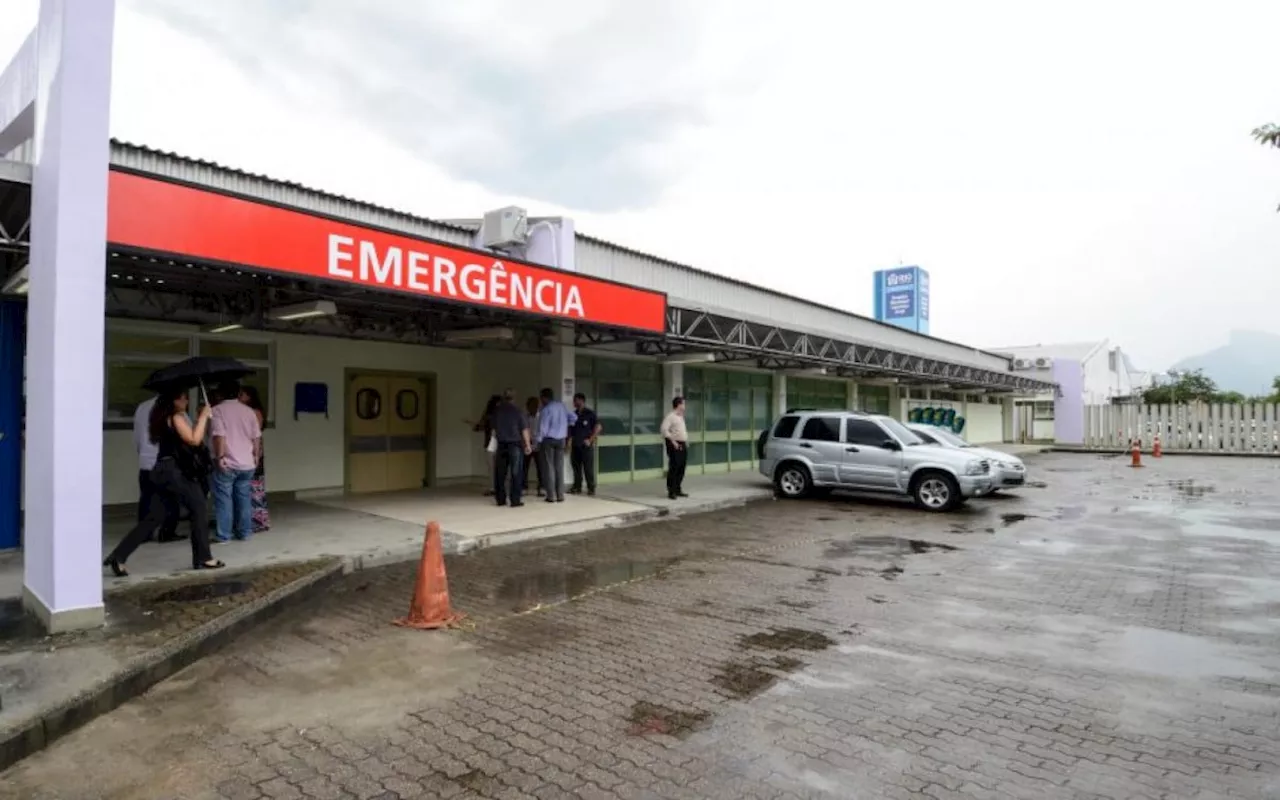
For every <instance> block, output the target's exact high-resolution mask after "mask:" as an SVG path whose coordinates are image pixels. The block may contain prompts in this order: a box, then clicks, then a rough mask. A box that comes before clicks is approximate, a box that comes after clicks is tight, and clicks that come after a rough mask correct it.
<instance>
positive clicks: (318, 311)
mask: <svg viewBox="0 0 1280 800" xmlns="http://www.w3.org/2000/svg"><path fill="white" fill-rule="evenodd" d="M337 313H338V306H337V305H336V304H334V302H333V301H332V300H313V301H311V302H310V303H297V304H295V305H291V306H281V307H280V308H273V309H271V310H270V311H269V312H267V316H268V317H270V318H271V319H276V320H280V321H281V322H293V321H295V320H300V319H314V318H316V317H332V316H333V315H334V314H337Z"/></svg>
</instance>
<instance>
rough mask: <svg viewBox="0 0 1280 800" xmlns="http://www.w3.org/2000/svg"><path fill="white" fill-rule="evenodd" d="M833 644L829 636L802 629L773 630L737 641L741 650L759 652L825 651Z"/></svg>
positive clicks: (743, 637)
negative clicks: (746, 649)
mask: <svg viewBox="0 0 1280 800" xmlns="http://www.w3.org/2000/svg"><path fill="white" fill-rule="evenodd" d="M833 644H835V641H834V640H832V639H831V638H830V637H829V636H827V635H825V634H822V633H818V632H817V631H807V630H804V629H803V628H774V629H773V630H770V631H763V632H761V633H753V634H751V635H749V636H742V637H740V638H739V639H738V646H739V647H742V648H744V649H745V648H750V647H754V648H757V649H760V650H809V651H818V650H826V649H827V648H828V647H830V646H831V645H833Z"/></svg>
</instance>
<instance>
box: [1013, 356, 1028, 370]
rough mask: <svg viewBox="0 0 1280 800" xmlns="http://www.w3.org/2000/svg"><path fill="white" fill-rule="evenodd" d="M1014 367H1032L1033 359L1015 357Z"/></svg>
mask: <svg viewBox="0 0 1280 800" xmlns="http://www.w3.org/2000/svg"><path fill="white" fill-rule="evenodd" d="M1013 368H1014V369H1031V359H1029V358H1015V359H1014V360H1013Z"/></svg>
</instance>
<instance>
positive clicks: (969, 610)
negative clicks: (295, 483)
mask: <svg viewBox="0 0 1280 800" xmlns="http://www.w3.org/2000/svg"><path fill="white" fill-rule="evenodd" d="M1028 461H1029V463H1030V465H1031V469H1032V471H1033V472H1035V473H1037V474H1038V476H1039V477H1040V478H1041V479H1043V480H1044V482H1045V483H1046V484H1047V485H1046V487H1044V488H1028V489H1025V490H1023V491H1021V492H1019V493H1017V497H1014V498H1008V499H999V498H993V499H989V500H984V501H975V502H973V503H971V504H970V505H969V506H967V507H966V508H965V509H962V510H961V511H960V512H959V513H956V514H953V515H929V514H924V513H920V512H917V511H915V510H914V509H911V508H910V507H907V506H902V505H898V504H894V503H887V502H884V501H879V502H876V501H858V500H852V499H844V498H834V499H831V500H830V501H814V502H804V503H785V502H763V503H757V504H754V505H752V506H750V507H747V508H742V509H732V510H726V511H722V512H714V513H711V514H705V515H701V516H695V517H687V518H682V519H676V520H668V521H663V522H659V523H655V524H651V525H646V526H643V527H638V528H633V529H619V530H608V531H602V532H598V533H595V534H592V535H588V536H583V537H574V538H569V539H563V540H554V541H544V542H535V543H529V544H527V545H519V546H514V547H506V548H495V549H492V550H485V551H480V552H477V553H474V554H471V555H468V556H465V557H456V558H451V559H449V560H448V568H449V576H450V588H451V592H452V596H453V602H454V604H455V605H456V606H457V607H458V608H460V609H462V610H464V611H466V612H467V613H468V614H469V620H468V622H467V623H466V624H465V625H464V626H462V627H461V628H459V629H457V630H453V631H448V632H435V633H420V632H411V631H403V630H401V629H398V628H394V627H392V626H390V625H389V624H387V623H388V621H389V620H390V619H392V618H394V617H396V616H398V615H400V614H402V613H403V607H404V604H405V602H406V599H407V592H408V589H409V587H410V586H411V585H412V579H413V566H412V565H397V566H392V567H387V568H383V569H377V570H369V571H365V572H360V573H356V574H353V575H350V576H348V577H347V578H345V579H344V580H343V581H341V582H340V583H339V584H338V585H337V586H336V587H335V588H334V589H333V590H332V591H330V592H329V593H327V594H326V595H325V596H324V597H323V598H322V599H321V600H320V601H319V602H318V603H317V604H315V606H314V607H313V608H309V609H298V610H294V611H290V612H287V613H286V614H284V615H282V616H281V617H279V618H278V619H276V620H273V621H272V622H271V623H269V624H267V625H265V626H263V627H261V628H260V629H258V630H256V631H254V632H252V633H251V634H249V635H247V636H245V637H244V638H242V639H241V640H240V641H238V642H236V643H234V644H233V645H232V646H231V647H229V648H228V649H227V650H225V651H224V652H222V653H220V654H218V655H216V656H214V657H212V658H209V659H207V660H206V661H204V662H201V663H199V664H197V665H195V666H193V667H191V668H190V669H188V670H187V671H185V672H184V673H182V674H180V675H178V676H175V678H174V679H172V680H170V681H169V682H166V683H165V684H162V685H161V686H158V687H156V688H155V689H154V690H153V691H152V692H150V693H148V695H146V696H144V697H142V698H139V699H138V700H136V701H134V702H132V703H129V704H127V705H126V706H124V707H122V708H120V709H119V710H117V711H116V712H113V713H112V714H111V715H108V716H107V717H104V718H102V719H100V720H98V721H96V722H94V723H91V724H90V725H89V726H87V727H86V728H84V729H82V730H81V731H79V732H77V733H75V734H73V735H72V736H70V737H68V739H66V740H64V741H63V742H61V743H58V744H56V745H55V746H54V747H53V748H51V749H50V750H49V751H47V752H45V753H42V754H39V755H37V756H36V757H34V758H32V759H29V760H28V761H26V762H24V763H22V764H20V765H18V766H17V767H15V768H13V769H11V770H10V771H9V772H8V773H6V774H5V775H3V776H0V787H5V788H0V796H4V797H8V796H14V797H23V798H31V799H32V800H43V798H55V797H76V796H93V797H130V796H184V797H185V796H192V797H194V796H199V795H200V792H202V791H205V790H207V789H208V787H213V788H214V790H215V791H216V792H217V795H218V796H219V797H224V798H238V797H245V798H257V797H277V796H279V797H299V796H300V797H316V798H324V797H356V798H371V797H379V796H385V797H404V798H411V797H412V798H416V797H424V798H425V797H457V798H473V797H474V798H527V797H533V798H555V797H575V798H583V797H601V798H614V797H618V798H632V797H644V798H686V797H688V798H700V799H702V798H719V797H726V798H757V797H758V798H810V797H836V798H839V797H849V796H867V797H885V798H913V799H915V800H920V799H921V798H938V799H939V800H940V799H941V798H967V799H973V798H988V797H990V798H1015V799H1016V798H1035V800H1054V799H1055V798H1072V799H1073V800H1080V799H1081V798H1087V797H1097V798H1116V799H1117V800H1118V799H1119V798H1125V800H1128V798H1142V797H1153V798H1182V797H1249V798H1256V797H1265V796H1268V795H1267V794H1266V793H1267V792H1268V791H1270V792H1273V793H1274V792H1275V791H1276V788H1277V787H1280V767H1278V766H1277V765H1280V724H1278V723H1277V717H1280V689H1277V687H1276V685H1275V684H1273V683H1270V682H1269V679H1268V678H1267V677H1266V676H1267V675H1268V674H1274V673H1275V672H1276V671H1278V670H1280V628H1277V627H1276V626H1275V625H1274V624H1272V622H1271V618H1272V616H1273V614H1272V613H1271V612H1272V611H1273V608H1274V606H1273V605H1271V603H1273V602H1274V600H1273V598H1274V597H1275V596H1276V593H1277V591H1280V582H1273V578H1272V577H1271V576H1272V575H1275V574H1277V573H1278V570H1277V566H1280V536H1276V537H1274V541H1272V540H1270V539H1268V536H1267V534H1266V532H1267V531H1269V530H1280V500H1277V499H1275V498H1273V494H1274V492H1273V491H1272V489H1271V488H1270V487H1271V485H1272V483H1273V481H1274V476H1273V475H1272V472H1271V470H1272V467H1271V465H1270V464H1269V462H1265V461H1248V460H1224V459H1207V458H1179V459H1164V460H1162V461H1160V462H1158V463H1153V464H1152V465H1150V466H1149V467H1148V469H1147V470H1145V471H1141V472H1139V471H1133V470H1128V469H1125V468H1123V464H1121V463H1120V462H1118V461H1115V460H1108V459H1099V458H1096V457H1094V456H1075V455H1046V456H1037V457H1033V458H1031V459H1028ZM1193 478H1194V480H1195V481H1196V485H1197V486H1218V487H1221V490H1220V491H1218V492H1214V491H1210V490H1208V489H1205V490H1204V491H1203V492H1199V493H1193V494H1191V495H1188V494H1187V490H1186V488H1185V487H1186V486H1187V485H1188V484H1187V481H1189V480H1191V479H1193ZM1228 487H1229V488H1228ZM1016 515H1024V516H1021V517H1018V516H1016ZM1205 520H1213V521H1212V522H1211V523H1205V522H1204V521H1205ZM1206 524H1207V525H1210V526H1216V527H1213V530H1212V531H1206V530H1202V529H1201V528H1198V527H1197V526H1198V525H1199V526H1202V527H1203V526H1204V525H1206ZM907 539H911V540H916V541H924V542H942V543H946V544H949V545H952V546H954V547H956V548H958V549H956V550H953V551H934V552H924V553H916V552H914V550H913V548H912V547H911V546H910V545H909V544H908V543H907V542H906V541H905V540H907ZM889 567H900V568H901V569H902V571H901V572H896V571H892V570H889V571H886V568H889ZM868 598H875V599H874V600H871V599H868ZM531 601H532V602H534V603H536V604H537V606H536V609H535V610H532V611H526V609H528V608H529V607H531V606H530V603H531ZM810 639H812V640H813V641H815V642H818V644H816V645H814V646H810V645H808V644H804V643H805V642H808V641H810ZM759 643H765V644H763V645H762V644H759ZM156 752H164V753H165V759H164V760H163V763H160V762H156V761H155V760H154V758H153V755H154V753H156ZM90 780H92V781H93V783H92V784H91V783H89V781H90ZM175 782H177V783H175ZM184 782H185V783H184ZM7 792H15V793H16V794H12V795H10V794H6V793H7Z"/></svg>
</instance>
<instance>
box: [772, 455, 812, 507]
mask: <svg viewBox="0 0 1280 800" xmlns="http://www.w3.org/2000/svg"><path fill="white" fill-rule="evenodd" d="M773 485H774V486H775V487H776V488H777V490H778V494H780V495H782V496H783V497H785V498H787V499H788V500H796V499H799V498H801V497H804V496H805V495H807V494H809V492H810V490H811V489H812V488H813V479H812V478H810V477H809V470H807V469H805V467H804V465H803V464H797V463H795V462H788V463H786V464H783V465H782V466H780V467H778V471H777V473H775V474H774V477H773Z"/></svg>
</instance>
